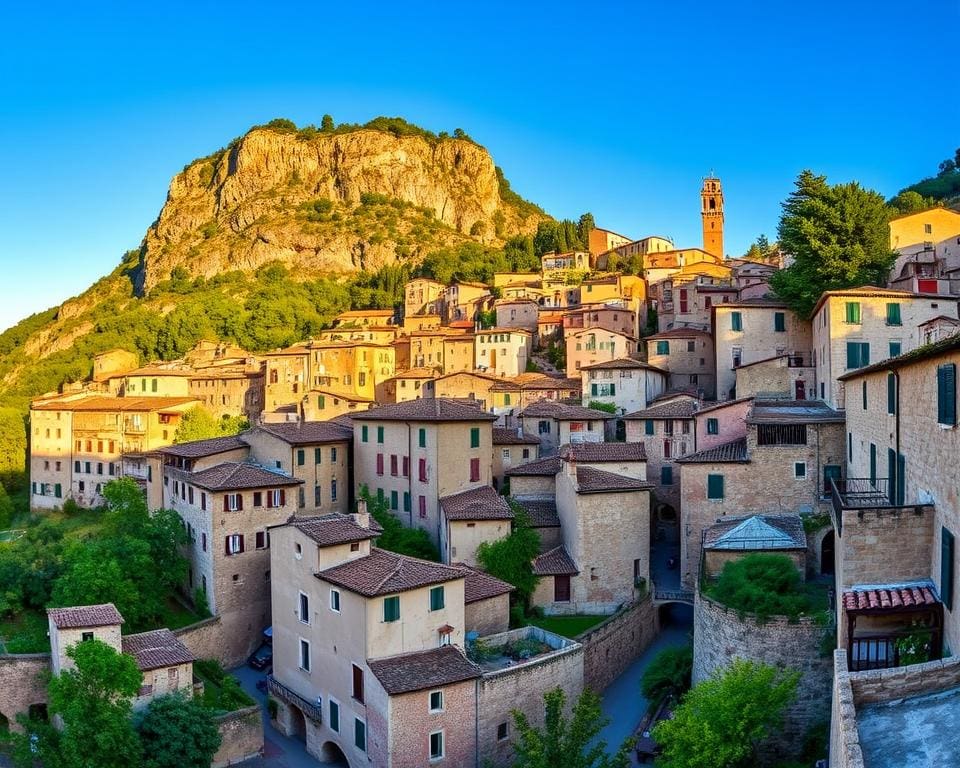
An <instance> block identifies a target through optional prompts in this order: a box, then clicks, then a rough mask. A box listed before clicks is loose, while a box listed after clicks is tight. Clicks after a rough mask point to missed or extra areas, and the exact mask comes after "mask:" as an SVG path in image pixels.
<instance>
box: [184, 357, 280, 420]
mask: <svg viewBox="0 0 960 768" xmlns="http://www.w3.org/2000/svg"><path fill="white" fill-rule="evenodd" d="M263 380H264V379H263V374H262V373H256V374H254V373H244V372H239V371H238V372H237V373H233V374H227V373H225V372H222V371H217V369H216V368H209V369H205V370H199V371H197V372H196V373H195V374H194V375H193V376H191V378H190V394H191V395H192V396H193V397H195V398H197V399H198V400H199V401H200V402H201V403H203V405H204V407H205V408H206V409H207V410H208V411H210V413H212V414H213V415H214V416H215V417H216V418H218V419H219V418H221V417H223V416H246V417H247V419H249V420H250V421H251V422H252V421H254V420H255V419H256V418H257V417H258V416H259V415H260V412H261V411H262V410H263V391H264V389H263V387H264V385H263Z"/></svg>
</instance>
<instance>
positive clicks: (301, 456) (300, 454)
mask: <svg viewBox="0 0 960 768" xmlns="http://www.w3.org/2000/svg"><path fill="white" fill-rule="evenodd" d="M306 461H307V452H306V451H305V450H303V448H298V449H297V466H298V467H302V466H303V465H304V464H305V463H306Z"/></svg>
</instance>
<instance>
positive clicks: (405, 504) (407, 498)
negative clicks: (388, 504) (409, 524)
mask: <svg viewBox="0 0 960 768" xmlns="http://www.w3.org/2000/svg"><path fill="white" fill-rule="evenodd" d="M403 511H404V512H409V511H410V491H404V492H403Z"/></svg>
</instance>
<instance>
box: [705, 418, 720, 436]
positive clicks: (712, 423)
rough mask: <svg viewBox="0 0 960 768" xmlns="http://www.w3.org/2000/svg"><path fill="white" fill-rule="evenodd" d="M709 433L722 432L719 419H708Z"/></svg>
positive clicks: (716, 433) (717, 433)
mask: <svg viewBox="0 0 960 768" xmlns="http://www.w3.org/2000/svg"><path fill="white" fill-rule="evenodd" d="M707 434H708V435H719V434H720V422H719V421H718V420H717V419H707Z"/></svg>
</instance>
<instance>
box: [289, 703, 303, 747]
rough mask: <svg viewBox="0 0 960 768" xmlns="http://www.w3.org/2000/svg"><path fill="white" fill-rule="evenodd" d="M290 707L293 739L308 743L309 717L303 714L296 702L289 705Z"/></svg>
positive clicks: (291, 735) (291, 736)
mask: <svg viewBox="0 0 960 768" xmlns="http://www.w3.org/2000/svg"><path fill="white" fill-rule="evenodd" d="M287 706H288V707H289V709H290V733H289V736H290V738H291V739H296V740H297V741H302V742H303V743H304V744H306V743H307V719H306V718H305V717H304V716H303V712H302V711H301V710H300V708H299V707H298V706H296V705H294V704H288V705H287Z"/></svg>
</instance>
